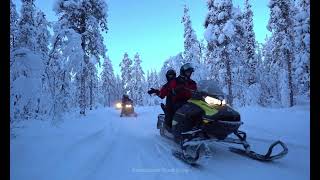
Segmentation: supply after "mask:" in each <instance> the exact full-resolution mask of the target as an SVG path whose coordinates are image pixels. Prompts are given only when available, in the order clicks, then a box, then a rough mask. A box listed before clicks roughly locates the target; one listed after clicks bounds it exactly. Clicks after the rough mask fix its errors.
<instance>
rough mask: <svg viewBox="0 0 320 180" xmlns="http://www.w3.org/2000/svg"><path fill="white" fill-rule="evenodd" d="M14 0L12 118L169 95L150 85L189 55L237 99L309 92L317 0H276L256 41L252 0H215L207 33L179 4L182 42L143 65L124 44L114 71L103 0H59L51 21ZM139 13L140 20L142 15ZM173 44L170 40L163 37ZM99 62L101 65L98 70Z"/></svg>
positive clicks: (27, 1)
mask: <svg viewBox="0 0 320 180" xmlns="http://www.w3.org/2000/svg"><path fill="white" fill-rule="evenodd" d="M21 1H22V5H21V11H20V13H18V12H17V8H16V5H15V4H14V3H13V1H12V0H10V122H11V125H12V127H14V124H15V123H17V122H19V121H21V120H27V119H31V118H32V119H35V118H43V117H50V119H52V122H55V123H56V122H58V121H59V119H60V117H61V116H62V115H63V114H64V113H66V112H69V111H70V110H74V109H76V110H77V111H78V112H79V113H80V114H83V115H85V114H86V113H87V111H89V110H92V109H94V108H97V107H98V106H100V105H101V106H104V107H107V106H113V105H114V103H115V102H116V101H117V100H119V99H121V97H122V94H128V95H129V96H130V98H131V99H132V100H133V101H134V103H135V105H139V106H143V105H158V104H159V103H160V102H162V100H161V99H159V98H157V97H156V96H149V95H148V94H147V93H146V91H147V90H148V89H149V88H151V87H154V88H160V87H161V85H162V84H163V83H165V81H166V79H165V73H166V71H167V70H168V69H171V68H172V69H175V70H176V72H177V74H179V69H180V66H181V65H182V64H183V63H186V62H190V63H192V64H193V65H194V67H195V72H194V74H193V75H192V78H193V79H194V80H195V81H199V80H202V79H211V80H214V81H216V82H217V83H218V85H219V86H221V87H222V88H223V91H224V92H225V93H226V94H228V102H229V104H231V105H234V106H248V105H260V106H264V107H291V106H293V105H296V104H299V103H300V101H301V100H303V99H307V100H308V99H309V97H310V58H309V57H310V1H309V0H270V1H269V4H268V7H269V8H270V18H269V22H268V24H267V27H266V28H268V30H269V31H270V32H271V36H269V37H266V39H265V43H263V44H261V43H258V42H257V41H256V39H255V33H254V31H253V26H254V24H253V12H252V8H251V3H252V2H250V1H249V0H244V8H243V9H240V8H236V7H234V5H233V3H232V0H208V1H207V16H206V18H205V19H204V20H203V25H204V31H203V35H204V36H203V37H200V38H199V39H198V37H197V36H196V33H195V31H194V29H193V27H192V22H191V19H190V12H189V8H188V6H187V5H185V6H184V7H183V9H181V22H177V23H180V24H181V26H183V27H184V32H183V37H184V42H181V44H183V45H184V50H183V51H182V52H177V53H176V54H173V55H172V56H171V57H169V58H168V59H164V63H163V66H162V67H161V69H160V70H159V71H157V70H155V69H152V70H147V71H144V70H143V69H142V67H141V63H142V62H143V61H149V60H148V59H144V58H143V55H141V54H139V52H137V53H136V54H128V53H126V52H124V55H123V58H122V61H121V63H120V64H119V66H120V68H121V74H120V75H116V74H115V72H114V70H113V66H112V63H111V62H112V59H110V58H109V56H108V53H107V46H106V44H105V43H104V42H103V36H102V34H103V33H107V32H108V6H107V4H106V2H105V1H104V0H90V1H88V0H57V1H56V2H55V5H54V7H53V9H54V12H55V13H56V16H57V17H58V20H57V21H55V22H48V20H47V19H46V15H45V13H44V12H42V11H41V10H40V9H38V8H37V7H36V5H35V0H21ZM137 21H139V20H138V19H137ZM108 46H109V45H108ZM163 48H166V47H163ZM97 67H101V68H102V73H101V74H99V73H98V71H97Z"/></svg>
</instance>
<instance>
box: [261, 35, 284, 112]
mask: <svg viewBox="0 0 320 180" xmlns="http://www.w3.org/2000/svg"><path fill="white" fill-rule="evenodd" d="M274 44H275V43H274V42H273V39H272V38H268V37H266V39H265V43H264V44H263V47H262V58H263V61H262V62H261V63H260V64H259V68H258V73H259V74H260V76H259V82H260V86H261V93H260V97H259V100H258V102H259V104H260V105H262V106H273V105H279V104H281V103H280V92H279V79H278V78H279V76H278V72H279V65H278V64H277V61H276V58H275V56H274V54H273V48H274V46H275V45H274Z"/></svg>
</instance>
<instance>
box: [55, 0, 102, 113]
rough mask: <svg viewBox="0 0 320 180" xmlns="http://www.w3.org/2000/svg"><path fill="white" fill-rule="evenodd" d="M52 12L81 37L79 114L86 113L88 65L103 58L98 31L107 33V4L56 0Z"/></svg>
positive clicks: (83, 0) (99, 1)
mask: <svg viewBox="0 0 320 180" xmlns="http://www.w3.org/2000/svg"><path fill="white" fill-rule="evenodd" d="M54 10H55V12H56V14H57V15H59V21H60V22H61V23H62V24H63V26H65V27H68V28H72V29H73V30H74V31H76V32H77V33H79V34H80V35H81V46H82V49H83V51H84V55H83V58H82V59H80V64H81V70H80V71H79V72H77V73H78V74H81V76H80V88H79V90H80V99H79V105H80V114H84V115H85V111H86V104H87V103H86V99H87V97H86V94H87V89H86V87H87V86H86V84H87V83H88V82H86V80H87V76H88V75H89V74H90V73H91V72H88V71H89V68H88V63H89V61H90V57H92V56H94V57H95V58H96V59H97V60H98V61H99V58H100V56H102V57H105V52H106V48H105V45H104V44H103V37H102V35H101V32H100V31H105V32H107V30H108V28H107V4H106V2H105V1H103V0H90V1H87V0H70V1H65V0H57V2H56V4H55V7H54Z"/></svg>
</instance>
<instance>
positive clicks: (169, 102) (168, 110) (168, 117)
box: [148, 69, 176, 131]
mask: <svg viewBox="0 0 320 180" xmlns="http://www.w3.org/2000/svg"><path fill="white" fill-rule="evenodd" d="M175 78H176V71H175V70H173V69H169V70H168V71H167V72H166V79H167V82H166V83H165V84H164V85H163V86H162V87H161V89H160V90H158V89H154V88H151V89H150V90H149V91H148V94H150V95H151V94H156V95H157V96H159V97H160V98H161V99H163V98H165V97H166V104H165V106H164V107H162V108H164V111H165V121H164V122H165V125H166V128H167V129H168V130H169V131H170V129H171V124H172V117H173V114H174V104H173V97H172V96H173V91H172V89H171V88H170V86H169V85H170V82H171V81H172V80H174V79H175Z"/></svg>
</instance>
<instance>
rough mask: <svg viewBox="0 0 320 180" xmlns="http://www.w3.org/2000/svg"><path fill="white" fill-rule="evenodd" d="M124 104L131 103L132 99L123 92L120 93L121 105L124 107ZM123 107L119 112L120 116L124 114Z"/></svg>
mask: <svg viewBox="0 0 320 180" xmlns="http://www.w3.org/2000/svg"><path fill="white" fill-rule="evenodd" d="M126 104H133V101H132V100H131V99H130V98H129V96H128V95H126V94H124V95H122V104H121V106H122V107H125V105H126ZM124 111H125V108H121V114H120V116H122V115H123V114H124Z"/></svg>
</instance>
